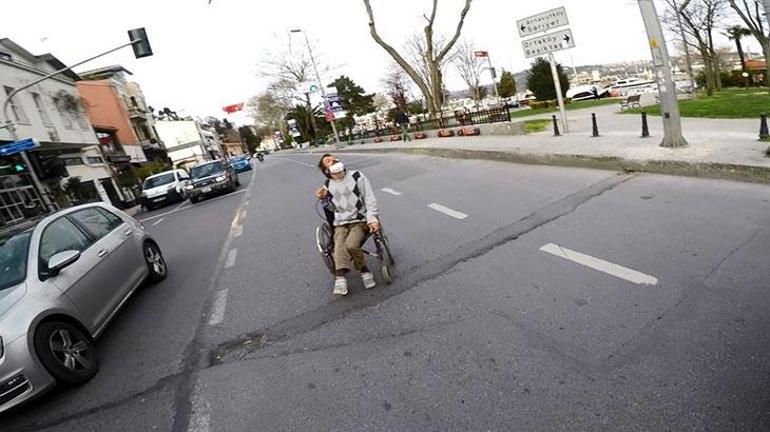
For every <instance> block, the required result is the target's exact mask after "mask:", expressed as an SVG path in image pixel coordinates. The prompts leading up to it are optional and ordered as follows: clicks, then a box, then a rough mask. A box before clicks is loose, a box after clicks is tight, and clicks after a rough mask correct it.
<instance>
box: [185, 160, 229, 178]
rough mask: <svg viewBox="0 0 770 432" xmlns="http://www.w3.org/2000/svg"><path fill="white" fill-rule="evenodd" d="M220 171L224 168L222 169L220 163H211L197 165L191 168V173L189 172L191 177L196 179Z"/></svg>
mask: <svg viewBox="0 0 770 432" xmlns="http://www.w3.org/2000/svg"><path fill="white" fill-rule="evenodd" d="M222 171H224V168H223V167H222V164H221V163H219V162H212V163H207V164H205V165H198V166H196V167H193V169H192V171H190V175H191V176H192V178H196V179H197V178H201V177H207V176H210V175H213V174H216V173H218V172H222Z"/></svg>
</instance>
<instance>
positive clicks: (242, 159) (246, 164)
mask: <svg viewBox="0 0 770 432" xmlns="http://www.w3.org/2000/svg"><path fill="white" fill-rule="evenodd" d="M249 159H250V157H249V156H247V155H241V156H235V157H233V158H230V160H229V161H228V162H229V163H230V166H231V167H233V169H234V170H235V172H237V173H241V172H245V171H251V162H250V161H249Z"/></svg>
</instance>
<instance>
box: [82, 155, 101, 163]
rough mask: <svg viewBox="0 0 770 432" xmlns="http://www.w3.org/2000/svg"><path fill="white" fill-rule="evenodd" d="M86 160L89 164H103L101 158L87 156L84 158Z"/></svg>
mask: <svg viewBox="0 0 770 432" xmlns="http://www.w3.org/2000/svg"><path fill="white" fill-rule="evenodd" d="M86 160H87V161H88V163H90V164H103V163H104V159H102V157H101V156H88V157H87V158H86Z"/></svg>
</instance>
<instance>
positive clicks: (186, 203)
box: [174, 200, 190, 210]
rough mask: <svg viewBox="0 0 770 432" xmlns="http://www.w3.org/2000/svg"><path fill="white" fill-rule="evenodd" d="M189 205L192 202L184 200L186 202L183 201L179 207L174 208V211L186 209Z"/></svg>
mask: <svg viewBox="0 0 770 432" xmlns="http://www.w3.org/2000/svg"><path fill="white" fill-rule="evenodd" d="M189 204H190V201H187V200H184V201H182V202H181V203H179V205H178V206H176V207H174V210H179V209H181V208H182V207H184V206H186V205H189Z"/></svg>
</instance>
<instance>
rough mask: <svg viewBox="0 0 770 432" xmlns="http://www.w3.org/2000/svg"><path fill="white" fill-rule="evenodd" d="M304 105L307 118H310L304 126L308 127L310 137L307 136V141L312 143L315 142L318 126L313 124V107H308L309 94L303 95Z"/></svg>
mask: <svg viewBox="0 0 770 432" xmlns="http://www.w3.org/2000/svg"><path fill="white" fill-rule="evenodd" d="M305 103H306V106H307V117H310V118H309V119H307V120H310V121H309V122H307V120H306V122H307V123H306V124H309V125H310V134H309V135H310V136H308V139H312V140H313V142H315V139H316V136H317V135H318V125H316V122H315V115H314V113H313V106H312V105H310V93H305Z"/></svg>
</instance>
